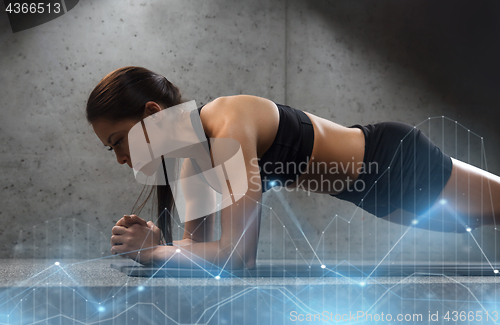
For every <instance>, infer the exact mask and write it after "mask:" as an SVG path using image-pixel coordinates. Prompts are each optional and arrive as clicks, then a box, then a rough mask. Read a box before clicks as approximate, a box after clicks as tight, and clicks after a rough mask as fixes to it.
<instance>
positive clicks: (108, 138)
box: [92, 102, 163, 168]
mask: <svg viewBox="0 0 500 325" xmlns="http://www.w3.org/2000/svg"><path fill="white" fill-rule="evenodd" d="M162 109H163V108H162V107H161V106H160V105H158V104H157V103H155V102H147V103H146V105H145V108H144V114H143V116H142V119H145V118H146V117H148V116H150V115H152V114H155V113H157V112H159V111H160V110H162ZM140 121H141V120H138V119H123V120H119V121H112V120H109V119H107V118H99V119H97V120H96V121H94V122H93V123H92V127H93V128H94V132H95V134H96V135H97V137H98V138H99V139H100V140H101V142H102V143H103V144H104V145H105V146H109V147H110V148H109V149H110V150H113V151H114V152H115V154H116V160H117V161H118V163H119V164H127V165H128V166H129V167H130V168H132V160H131V159H130V150H129V148H128V133H129V131H130V129H131V128H132V127H133V126H134V125H136V124H137V123H139V122H140Z"/></svg>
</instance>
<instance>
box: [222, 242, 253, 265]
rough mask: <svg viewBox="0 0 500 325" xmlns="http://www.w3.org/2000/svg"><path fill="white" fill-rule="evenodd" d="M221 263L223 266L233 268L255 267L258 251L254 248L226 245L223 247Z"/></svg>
mask: <svg viewBox="0 0 500 325" xmlns="http://www.w3.org/2000/svg"><path fill="white" fill-rule="evenodd" d="M220 257H222V258H219V264H221V265H220V266H221V267H224V265H225V268H230V269H232V270H242V269H253V268H255V266H256V252H254V250H248V249H246V250H244V249H241V250H240V249H238V247H236V249H235V248H234V247H231V246H229V247H226V248H224V249H221V256H220Z"/></svg>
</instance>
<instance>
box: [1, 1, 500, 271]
mask: <svg viewBox="0 0 500 325" xmlns="http://www.w3.org/2000/svg"><path fill="white" fill-rule="evenodd" d="M498 14H499V6H498V4H495V2H494V1H484V2H482V3H481V4H478V3H475V2H473V1H461V2H458V3H457V2H456V1H448V0H447V1H440V2H439V4H436V3H435V1H428V0H425V1H420V0H419V1H417V0H415V1H413V0H411V1H404V2H401V1H391V0H382V1H369V0H359V1H348V0H345V1H335V0H331V1H323V0H312V1H304V0H277V1H265V0H256V1H233V0H231V1H230V0H207V1H194V0H182V1H181V0H171V1H159V0H155V1H144V2H141V1H118V0H113V1H80V3H79V4H78V5H77V6H76V7H75V8H74V9H72V10H71V11H70V12H68V13H67V14H65V15H63V16H62V17H59V18H57V19H55V20H53V21H50V22H48V23H46V24H44V25H41V26H38V27H35V28H32V29H28V30H25V31H22V32H18V33H12V31H11V30H10V26H9V21H8V19H7V16H6V15H5V14H2V15H1V16H0V43H1V44H2V46H1V49H0V51H1V52H0V53H1V55H0V67H1V74H0V78H1V80H0V81H1V85H2V87H1V89H0V105H1V110H0V121H1V122H0V126H1V128H0V140H1V145H0V150H1V156H0V166H1V167H0V168H1V169H0V175H1V178H0V179H1V189H0V191H1V194H0V195H1V197H2V201H1V202H2V209H1V211H0V220H2V223H3V224H4V225H5V226H3V227H0V248H1V250H0V257H1V258H4V257H39V258H53V257H57V258H62V257H78V258H95V257H99V256H105V255H108V254H109V248H110V247H109V237H110V230H111V227H112V226H113V225H114V223H115V222H116V221H117V220H118V219H119V218H120V217H121V216H122V215H123V214H128V213H130V212H131V208H132V205H133V203H134V202H135V200H136V199H137V196H138V194H139V192H140V191H141V185H140V184H137V183H136V182H135V180H134V177H133V173H132V172H131V171H130V169H128V168H127V167H124V166H119V165H118V164H117V163H116V161H115V158H114V154H113V153H110V152H107V151H105V149H104V148H103V147H102V144H101V143H100V141H99V140H98V139H97V137H96V136H95V135H94V134H93V132H92V129H91V127H90V126H89V125H87V123H86V121H85V118H84V108H85V103H86V99H87V97H88V95H89V94H90V92H91V90H92V89H93V87H94V86H95V85H96V84H97V82H98V81H99V80H100V79H101V78H102V77H103V76H104V75H105V74H107V73H108V72H110V71H112V70H114V69H116V68H119V67H122V66H126V65H138V66H144V67H147V68H149V69H151V70H153V71H156V72H158V73H161V74H163V75H165V76H166V77H167V78H168V79H169V80H171V81H172V82H173V83H175V84H176V85H177V86H179V87H180V89H181V91H182V92H183V95H184V96H185V97H186V98H189V99H195V100H196V101H197V103H198V104H204V103H207V102H209V101H211V100H212V99H214V98H216V97H218V96H224V95H234V94H252V95H258V96H262V97H266V98H269V99H272V100H274V101H276V102H279V103H284V104H288V105H290V106H293V107H296V108H299V109H303V110H306V111H308V112H311V113H313V114H316V115H318V116H321V117H324V118H327V119H331V120H333V121H335V122H337V123H340V124H343V125H351V124H357V123H359V124H368V123H374V122H380V121H388V120H395V121H403V122H407V123H410V124H414V125H416V124H419V123H420V122H422V121H426V122H425V123H423V124H421V125H420V126H421V128H422V130H423V131H425V132H428V131H431V134H430V136H431V138H432V139H433V140H434V141H436V143H439V144H442V145H443V149H444V151H445V152H447V153H449V154H451V155H452V156H456V157H458V158H460V159H462V160H465V161H467V160H468V159H471V160H470V161H471V162H472V163H474V164H476V165H478V166H481V164H482V163H483V164H484V161H483V160H481V142H480V141H479V140H477V138H475V137H474V136H473V137H472V139H473V140H472V141H471V142H470V143H468V142H467V140H466V139H467V134H465V137H463V136H462V135H459V137H460V139H459V141H458V142H457V143H458V146H455V145H454V143H455V142H454V139H455V138H454V137H453V134H450V132H448V131H447V130H451V129H449V127H450V126H449V125H454V124H453V123H454V121H455V120H456V121H458V122H460V123H461V124H462V125H464V126H465V128H468V129H470V130H471V131H473V132H475V133H476V134H479V135H480V136H483V137H484V150H485V153H486V157H487V164H488V169H489V170H490V171H492V172H494V173H496V174H500V155H499V154H498V151H497V148H496V144H497V143H498V141H499V136H500V134H499V132H498V127H497V126H496V120H497V118H498V117H499V115H500V114H499V113H498V108H499V107H500V105H499V104H500V99H499V97H498V93H499V92H498V89H499V81H498V79H497V78H496V76H498V72H499V67H498V63H497V62H496V61H497V60H496V58H497V57H498V55H499V54H500V49H499V47H498V46H497V45H496V44H495V42H494V41H493V37H494V36H495V35H498V31H499V26H500V24H499V23H498V19H496V18H497V17H498ZM434 116H446V117H447V118H449V120H448V119H440V118H439V119H437V120H433V122H430V121H427V118H428V117H434ZM436 122H437V123H436ZM450 123H451V124H450ZM444 130H446V132H443V131H444ZM460 130H461V131H464V130H463V129H460ZM443 134H445V135H446V136H445V137H444V138H443ZM461 134H463V132H462V133H461ZM476 140H477V141H476ZM469 149H470V151H469ZM469 152H470V153H471V154H469ZM483 166H484V165H483ZM264 203H265V205H266V206H265V207H264V208H263V216H262V218H263V219H262V229H261V239H260V244H259V258H263V259H267V258H277V259H283V258H287V259H297V260H298V261H303V260H304V259H305V260H307V261H311V260H312V261H315V260H316V261H317V258H316V257H315V254H314V253H313V250H311V247H310V245H312V246H313V247H314V251H316V252H317V255H318V257H319V258H320V259H337V260H340V261H341V260H349V261H359V260H364V261H377V262H378V261H380V260H381V258H383V257H384V256H385V255H386V254H387V252H388V251H389V250H391V248H392V247H393V245H395V244H396V243H397V242H398V240H399V239H400V237H401V235H402V234H403V233H404V232H405V231H406V228H405V227H401V226H398V225H395V224H391V223H388V222H386V221H384V220H379V219H376V218H375V217H373V216H371V215H368V214H366V213H365V214H362V213H361V212H360V211H355V209H354V206H353V205H351V204H348V203H344V202H340V201H338V200H336V199H334V198H331V197H329V196H322V195H307V193H303V192H294V193H286V192H284V191H282V192H279V193H273V192H270V193H268V194H266V195H265V198H264ZM268 207H273V210H272V211H271V209H269V208H268ZM287 209H290V210H287ZM288 211H294V213H295V214H296V216H297V218H298V220H299V222H300V227H301V231H300V230H299V229H298V228H297V226H296V225H295V224H294V223H293V221H292V219H291V218H290V217H288V214H289V212H288ZM335 215H338V216H339V217H337V218H335ZM143 217H145V218H147V216H143ZM347 221H349V223H348V222H347ZM283 225H285V227H283ZM323 231H324V232H325V233H324V234H323ZM180 233H181V229H180V228H179V234H180ZM473 235H474V237H475V238H476V240H477V241H478V243H480V245H481V247H482V248H483V249H484V251H485V254H486V256H487V257H488V258H489V259H490V260H495V255H497V252H496V249H495V247H496V246H497V245H496V242H497V239H496V236H495V232H494V229H480V230H475V231H474V232H473ZM292 238H293V241H292ZM305 238H307V240H306V239H305ZM296 248H297V249H296ZM455 259H458V260H462V261H467V260H473V261H482V260H484V256H483V255H482V254H481V252H480V250H479V249H478V247H477V245H476V244H475V242H474V240H473V239H472V238H471V236H470V235H469V234H460V235H456V234H441V233H435V232H429V231H425V230H413V229H412V230H410V231H409V232H408V233H406V235H405V236H404V237H403V239H402V240H401V241H400V242H399V244H397V245H396V246H395V247H394V248H393V249H392V251H391V254H390V255H389V257H388V260H397V261H408V260H418V261H427V260H432V261H440V260H455Z"/></svg>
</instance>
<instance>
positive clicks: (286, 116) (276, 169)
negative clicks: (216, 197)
mask: <svg viewBox="0 0 500 325" xmlns="http://www.w3.org/2000/svg"><path fill="white" fill-rule="evenodd" d="M276 106H277V107H278V111H279V125H278V131H277V132H276V136H275V138H274V141H273V143H272V144H271V146H270V147H269V149H267V151H266V152H265V153H264V154H263V155H262V157H261V158H260V159H259V161H258V163H259V168H260V177H261V182H262V192H266V191H267V190H269V189H270V188H272V187H275V186H286V185H290V184H292V183H293V182H295V181H296V180H297V179H298V178H299V176H300V175H301V174H302V173H303V172H304V171H305V170H306V168H307V164H308V162H309V159H310V157H311V154H312V149H313V145H314V129H313V125H312V122H311V120H310V119H309V117H308V116H307V115H306V114H305V113H304V112H302V111H300V110H297V109H295V108H292V107H289V106H286V105H281V104H276ZM202 108H203V106H201V107H199V108H198V112H201V109H202ZM205 137H206V134H205ZM207 142H208V144H209V148H210V141H208V138H207ZM193 165H195V168H196V163H194V164H193Z"/></svg>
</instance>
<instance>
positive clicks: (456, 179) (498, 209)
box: [429, 158, 500, 231]
mask: <svg viewBox="0 0 500 325" xmlns="http://www.w3.org/2000/svg"><path fill="white" fill-rule="evenodd" d="M452 161H453V169H452V172H451V176H450V179H449V180H448V182H447V183H446V186H445V187H444V188H443V190H442V192H441V194H440V195H439V197H438V198H437V200H436V202H435V203H434V205H433V206H432V208H431V209H430V211H429V212H430V217H431V218H432V217H433V216H436V217H439V215H440V214H441V211H442V212H443V213H445V217H452V218H455V219H456V220H457V221H458V222H459V223H460V225H458V226H457V227H460V226H462V227H464V228H465V229H466V228H467V227H469V228H471V229H474V228H477V227H480V226H495V227H496V224H497V222H500V177H499V176H496V175H494V174H492V173H489V172H487V171H485V170H482V169H480V168H477V167H474V166H472V165H469V164H467V163H465V162H463V161H460V160H457V159H454V158H452ZM434 210H435V211H434ZM457 230H458V231H460V230H461V229H457Z"/></svg>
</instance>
